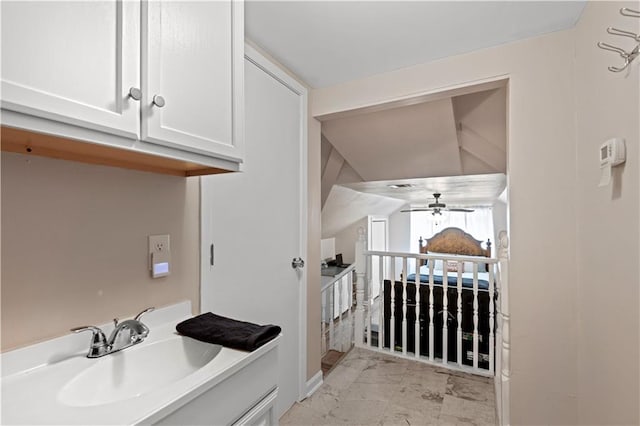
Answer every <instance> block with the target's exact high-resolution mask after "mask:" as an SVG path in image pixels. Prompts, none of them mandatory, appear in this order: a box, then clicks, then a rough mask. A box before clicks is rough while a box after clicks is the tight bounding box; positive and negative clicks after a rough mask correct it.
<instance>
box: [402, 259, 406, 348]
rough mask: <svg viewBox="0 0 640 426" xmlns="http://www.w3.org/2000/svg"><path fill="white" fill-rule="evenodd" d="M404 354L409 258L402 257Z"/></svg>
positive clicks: (403, 346) (404, 346)
mask: <svg viewBox="0 0 640 426" xmlns="http://www.w3.org/2000/svg"><path fill="white" fill-rule="evenodd" d="M402 354H403V355H406V354H407V258H406V257H403V258H402Z"/></svg>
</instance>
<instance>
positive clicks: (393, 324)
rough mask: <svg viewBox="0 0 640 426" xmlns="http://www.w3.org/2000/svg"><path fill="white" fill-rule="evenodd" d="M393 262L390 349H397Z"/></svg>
mask: <svg viewBox="0 0 640 426" xmlns="http://www.w3.org/2000/svg"><path fill="white" fill-rule="evenodd" d="M393 260H394V262H393V263H392V264H391V290H390V292H391V293H390V294H389V296H391V316H390V317H389V350H390V351H391V353H394V352H395V351H396V340H395V339H396V262H395V257H394V258H393Z"/></svg>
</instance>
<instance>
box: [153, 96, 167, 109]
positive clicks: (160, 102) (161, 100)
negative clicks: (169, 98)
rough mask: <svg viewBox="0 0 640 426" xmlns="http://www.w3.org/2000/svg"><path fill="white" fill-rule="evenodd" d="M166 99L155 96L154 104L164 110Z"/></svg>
mask: <svg viewBox="0 0 640 426" xmlns="http://www.w3.org/2000/svg"><path fill="white" fill-rule="evenodd" d="M164 103H165V102H164V98H163V97H162V96H160V95H154V96H153V104H154V105H155V106H157V107H158V108H162V107H163V106H164Z"/></svg>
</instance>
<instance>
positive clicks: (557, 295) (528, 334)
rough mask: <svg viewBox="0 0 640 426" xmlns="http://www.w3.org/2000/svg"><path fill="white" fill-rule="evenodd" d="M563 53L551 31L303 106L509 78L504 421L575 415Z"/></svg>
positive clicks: (319, 109)
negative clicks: (507, 394) (507, 393)
mask: <svg viewBox="0 0 640 426" xmlns="http://www.w3.org/2000/svg"><path fill="white" fill-rule="evenodd" d="M573 47H574V38H573V31H563V32H557V33H553V34H549V35H545V36H542V37H537V38H533V39H529V40H525V41H521V42H516V43H510V44H506V45H502V46H498V47H495V48H491V49H484V50H480V51H476V52H472V53H469V54H464V55H459V56H455V57H450V58H446V59H442V60H438V61H434V62H431V63H428V64H422V65H417V66H414V67H409V68H404V69H401V70H397V71H393V72H389V73H384V74H379V75H375V76H371V77H368V78H364V79H360V80H356V81H352V82H348V83H345V84H342V85H337V86H334V87H329V88H325V89H318V90H314V92H313V102H312V104H311V113H312V114H313V115H314V116H316V117H318V116H322V115H325V114H330V113H337V112H340V111H346V110H350V109H355V108H359V107H364V106H369V105H374V104H379V103H384V102H388V101H390V100H397V99H400V98H408V97H412V96H417V95H420V94H426V93H433V92H438V91H442V90H446V89H451V88H454V87H457V86H461V85H469V84H473V83H479V82H482V81H486V80H490V79H495V78H499V77H505V76H507V77H508V78H509V88H508V92H509V93H508V102H509V106H508V114H509V128H508V153H507V154H508V161H507V172H508V174H509V200H510V215H511V217H510V227H511V229H510V232H511V246H510V255H511V266H510V277H509V278H510V283H511V312H512V318H511V324H512V327H511V334H512V340H511V343H512V346H511V347H512V352H511V366H512V375H511V381H512V382H511V407H510V408H511V415H512V416H511V417H512V418H511V420H512V423H513V424H575V423H576V422H577V418H578V414H577V398H576V394H577V366H576V359H577V337H576V335H577V329H578V328H577V324H576V318H577V314H576V301H575V299H576V297H575V296H576V290H577V282H576V274H575V271H576V227H575V218H576V209H575V203H576V197H575V195H574V192H575V189H576V185H575V176H576V168H575V159H576V147H575V142H574V141H575V127H574V118H575V117H574V104H573V99H574V69H573ZM549 152H553V155H548V153H549ZM540 200H545V202H546V203H548V204H549V205H551V206H562V208H556V209H540V208H539V202H540ZM558 254H561V255H560V256H559V255H558ZM541 264H544V265H546V270H545V273H544V279H540V273H539V272H540V271H539V270H538V268H537V267H536V265H541ZM560 348H561V349H560ZM556 349H557V350H556Z"/></svg>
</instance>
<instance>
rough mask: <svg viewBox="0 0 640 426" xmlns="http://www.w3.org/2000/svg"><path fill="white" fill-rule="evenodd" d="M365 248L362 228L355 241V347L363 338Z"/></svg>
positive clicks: (365, 238)
mask: <svg viewBox="0 0 640 426" xmlns="http://www.w3.org/2000/svg"><path fill="white" fill-rule="evenodd" d="M366 247H367V237H366V235H365V232H364V228H363V227H359V228H358V240H357V241H356V262H355V263H356V264H355V270H356V312H355V320H354V322H355V324H354V325H353V327H354V329H353V333H354V335H355V344H356V346H363V342H362V340H363V338H364V330H363V326H364V281H365V272H366V265H367V258H366V256H365V254H364V251H365V248H366Z"/></svg>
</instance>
